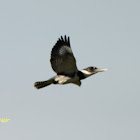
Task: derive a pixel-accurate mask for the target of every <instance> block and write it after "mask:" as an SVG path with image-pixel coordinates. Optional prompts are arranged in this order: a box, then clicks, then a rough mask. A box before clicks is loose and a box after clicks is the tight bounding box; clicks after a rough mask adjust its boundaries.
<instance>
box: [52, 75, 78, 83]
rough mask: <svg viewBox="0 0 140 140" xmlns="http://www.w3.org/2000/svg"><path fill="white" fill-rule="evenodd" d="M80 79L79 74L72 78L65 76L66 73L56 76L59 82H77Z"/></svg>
mask: <svg viewBox="0 0 140 140" xmlns="http://www.w3.org/2000/svg"><path fill="white" fill-rule="evenodd" d="M78 80H79V78H78V77H77V76H75V77H73V78H71V77H68V76H64V75H58V76H56V77H55V81H56V82H58V84H68V83H75V82H76V81H78Z"/></svg>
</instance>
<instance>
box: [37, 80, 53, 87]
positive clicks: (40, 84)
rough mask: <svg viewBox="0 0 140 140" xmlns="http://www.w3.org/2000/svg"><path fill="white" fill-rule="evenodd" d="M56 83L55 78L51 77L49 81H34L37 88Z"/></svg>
mask: <svg viewBox="0 0 140 140" xmlns="http://www.w3.org/2000/svg"><path fill="white" fill-rule="evenodd" d="M53 83H54V79H49V80H47V81H39V82H35V83H34V86H35V87H36V88H37V89H40V88H43V87H46V86H48V85H51V84H53Z"/></svg>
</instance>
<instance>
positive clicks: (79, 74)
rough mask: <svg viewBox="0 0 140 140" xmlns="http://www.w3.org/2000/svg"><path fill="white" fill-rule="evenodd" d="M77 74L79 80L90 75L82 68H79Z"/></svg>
mask: <svg viewBox="0 0 140 140" xmlns="http://www.w3.org/2000/svg"><path fill="white" fill-rule="evenodd" d="M78 76H79V78H80V80H82V79H85V78H87V77H89V76H91V74H88V73H86V72H84V71H83V70H81V71H78Z"/></svg>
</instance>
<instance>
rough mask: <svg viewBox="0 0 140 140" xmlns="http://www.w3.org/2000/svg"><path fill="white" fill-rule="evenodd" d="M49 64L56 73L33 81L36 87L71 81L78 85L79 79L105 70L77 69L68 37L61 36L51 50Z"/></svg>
mask: <svg viewBox="0 0 140 140" xmlns="http://www.w3.org/2000/svg"><path fill="white" fill-rule="evenodd" d="M50 62H51V66H52V69H53V70H54V71H55V72H56V73H57V75H56V76H54V77H52V78H50V79H49V80H47V81H40V82H35V84H34V86H35V87H36V88H37V89H40V88H43V87H46V86H48V85H51V84H62V85H63V84H69V83H73V84H76V85H78V86H80V85H81V80H83V79H85V78H87V77H89V76H91V75H93V74H96V73H98V72H103V71H106V70H107V69H99V68H96V67H88V68H86V69H83V70H81V71H79V70H78V69H77V66H76V60H75V57H74V55H73V53H72V49H71V46H70V38H69V37H68V38H67V37H66V35H65V36H64V38H63V37H62V36H61V38H59V39H58V41H57V42H56V44H55V45H54V47H53V49H52V52H51V59H50Z"/></svg>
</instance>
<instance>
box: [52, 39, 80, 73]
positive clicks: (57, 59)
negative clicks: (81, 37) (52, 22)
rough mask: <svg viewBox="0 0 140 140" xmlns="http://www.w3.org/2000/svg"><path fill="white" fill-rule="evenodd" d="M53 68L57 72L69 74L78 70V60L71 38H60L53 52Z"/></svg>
mask: <svg viewBox="0 0 140 140" xmlns="http://www.w3.org/2000/svg"><path fill="white" fill-rule="evenodd" d="M50 62H51V65H52V69H53V70H54V71H55V72H56V73H57V74H59V75H60V74H64V75H69V74H73V73H75V72H77V71H78V70H77V66H76V60H75V58H74V55H73V53H72V50H71V47H70V38H69V37H68V38H67V37H66V36H65V37H64V38H63V37H62V36H61V38H59V39H58V41H57V43H56V44H55V45H54V47H53V49H52V52H51V60H50Z"/></svg>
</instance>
